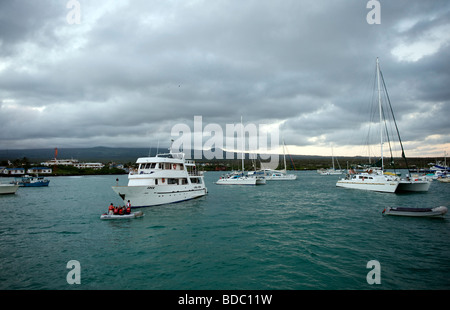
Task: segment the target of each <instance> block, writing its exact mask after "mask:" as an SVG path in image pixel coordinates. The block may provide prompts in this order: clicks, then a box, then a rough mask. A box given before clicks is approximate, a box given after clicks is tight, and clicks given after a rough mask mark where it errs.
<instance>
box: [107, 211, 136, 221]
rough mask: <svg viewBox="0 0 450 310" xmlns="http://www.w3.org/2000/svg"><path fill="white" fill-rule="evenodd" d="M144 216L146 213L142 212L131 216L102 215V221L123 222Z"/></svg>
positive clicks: (132, 213)
mask: <svg viewBox="0 0 450 310" xmlns="http://www.w3.org/2000/svg"><path fill="white" fill-rule="evenodd" d="M142 216H144V213H143V212H142V211H139V212H131V213H130V214H122V215H120V214H106V213H105V214H102V215H101V216H100V219H101V220H123V219H133V218H137V217H142Z"/></svg>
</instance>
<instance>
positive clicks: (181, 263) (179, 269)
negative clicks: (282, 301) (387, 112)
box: [0, 171, 450, 290]
mask: <svg viewBox="0 0 450 310" xmlns="http://www.w3.org/2000/svg"><path fill="white" fill-rule="evenodd" d="M296 173H297V175H298V179H297V180H296V181H285V182H282V181H268V182H267V184H266V185H263V186H256V187H245V186H220V185H215V184H214V183H213V182H215V181H216V180H217V179H218V178H219V176H220V173H216V172H208V173H206V174H205V182H206V183H207V187H208V191H209V193H208V195H207V196H206V197H203V198H200V199H196V200H191V201H187V202H182V203H177V204H171V205H165V206H158V207H151V208H143V209H141V210H142V211H144V213H145V216H144V217H143V218H139V219H133V220H120V221H102V220H100V219H99V217H100V215H101V214H102V213H103V212H105V211H106V209H107V207H108V205H109V203H111V202H113V203H114V204H118V203H119V202H120V200H119V199H118V196H116V194H115V193H114V192H113V191H112V189H111V186H112V185H114V184H115V183H116V181H115V179H116V178H117V177H119V179H120V181H119V184H120V185H126V184H127V176H126V175H121V176H85V177H49V179H50V180H51V181H50V185H49V187H48V188H19V190H18V191H17V193H16V195H12V196H11V195H7V196H0V211H1V214H0V289H32V290H40V289H88V290H89V289H150V290H152V289H158V290H169V289H170V290H173V289H177V290H189V289H199V290H200V289H202V290H203V289H231V290H234V289H243V290H260V289H284V290H303V289H331V290H334V289H450V247H449V244H450V243H449V242H450V215H449V214H447V215H446V216H445V217H444V218H441V219H429V218H403V217H401V218H398V217H384V216H382V214H381V212H382V211H383V209H384V208H385V207H387V206H412V207H434V206H439V205H444V206H447V207H449V201H450V199H449V198H450V184H445V183H439V182H437V181H434V182H433V183H432V184H431V187H430V190H429V192H427V193H412V194H386V193H375V192H365V191H359V190H349V189H342V188H336V187H335V184H336V180H337V177H336V176H320V175H318V174H317V173H316V172H315V171H307V172H296ZM2 181H4V182H5V181H7V179H5V178H3V179H2ZM70 260H77V261H79V263H80V266H81V269H80V279H81V284H79V285H76V284H75V285H69V284H68V283H67V281H66V276H67V274H68V272H70V271H71V269H68V268H67V263H68V262H69V261H70ZM370 260H377V261H378V262H379V263H380V265H381V270H380V275H381V284H380V285H377V284H373V285H369V284H368V283H367V280H366V276H367V274H368V272H370V271H371V269H368V268H367V267H366V265H367V263H368V262H369V261H370Z"/></svg>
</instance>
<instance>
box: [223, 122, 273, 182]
mask: <svg viewBox="0 0 450 310" xmlns="http://www.w3.org/2000/svg"><path fill="white" fill-rule="evenodd" d="M241 128H242V132H241V137H242V171H238V172H232V173H228V174H226V175H223V176H221V177H220V179H219V180H217V182H216V184H218V185H263V184H266V180H265V178H264V177H259V176H248V175H245V173H244V146H245V144H244V125H243V124H242V116H241Z"/></svg>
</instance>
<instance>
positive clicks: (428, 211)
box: [382, 206, 447, 217]
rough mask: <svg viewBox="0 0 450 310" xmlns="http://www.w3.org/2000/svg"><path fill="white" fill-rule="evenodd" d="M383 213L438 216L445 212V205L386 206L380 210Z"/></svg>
mask: <svg viewBox="0 0 450 310" xmlns="http://www.w3.org/2000/svg"><path fill="white" fill-rule="evenodd" d="M382 213H383V214H384V215H397V216H414V217H439V216H444V215H445V214H446V213H447V207H444V206H440V207H436V208H403V207H398V208H390V207H388V208H386V209H384V210H383V212H382Z"/></svg>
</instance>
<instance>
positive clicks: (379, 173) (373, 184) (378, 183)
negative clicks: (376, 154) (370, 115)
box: [336, 58, 400, 193]
mask: <svg viewBox="0 0 450 310" xmlns="http://www.w3.org/2000/svg"><path fill="white" fill-rule="evenodd" d="M377 81H378V107H379V113H380V147H381V169H380V170H370V171H367V172H362V173H356V174H353V175H352V174H347V176H346V177H345V178H342V179H340V180H338V181H337V183H336V186H337V187H345V188H353V189H360V190H368V191H377V192H387V193H394V192H395V191H396V190H397V187H398V184H399V182H400V179H399V178H398V177H397V176H395V175H390V174H385V173H384V171H383V168H384V167H383V116H382V107H381V88H380V65H379V61H378V58H377Z"/></svg>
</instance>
